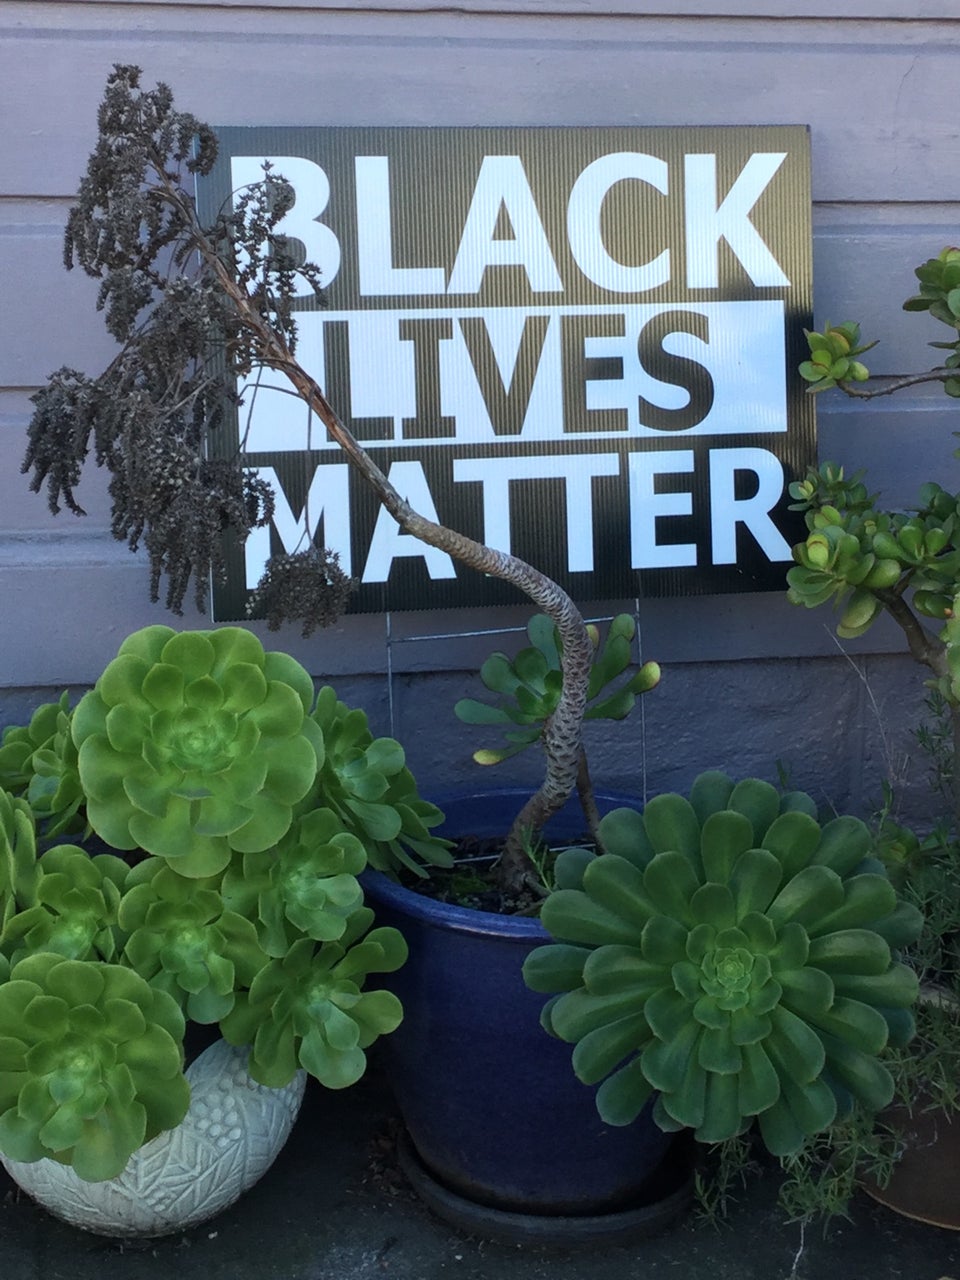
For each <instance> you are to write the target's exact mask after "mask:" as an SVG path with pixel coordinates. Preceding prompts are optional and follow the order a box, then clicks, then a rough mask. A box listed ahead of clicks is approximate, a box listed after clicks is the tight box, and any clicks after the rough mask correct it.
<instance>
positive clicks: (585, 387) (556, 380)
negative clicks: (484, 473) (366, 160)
mask: <svg viewBox="0 0 960 1280" xmlns="http://www.w3.org/2000/svg"><path fill="white" fill-rule="evenodd" d="M592 317H609V318H610V319H611V320H613V321H615V322H616V328H617V332H615V333H613V332H611V333H606V334H598V335H591V334H590V333H587V332H584V333H582V334H581V333H580V332H579V331H578V332H573V333H571V332H569V331H568V326H573V324H574V322H575V321H577V320H578V318H582V319H583V320H590V319H591V318H592ZM404 320H407V321H414V322H418V321H425V322H443V321H445V322H447V324H446V328H445V329H444V330H443V331H442V332H441V331H439V330H438V329H436V328H435V329H433V330H431V331H430V332H426V333H424V334H422V335H420V339H421V340H420V347H421V356H422V352H423V348H424V347H426V346H429V347H430V349H431V352H432V356H433V366H432V367H433V368H434V369H435V372H436V376H437V380H438V385H437V388H436V390H437V394H438V405H437V409H438V415H437V418H438V422H439V418H440V417H441V416H442V417H443V418H444V419H446V421H445V423H444V430H443V431H442V432H440V431H437V432H436V433H434V432H430V431H429V423H426V422H425V423H424V430H423V433H422V434H420V435H418V436H416V437H411V436H409V435H406V434H405V433H404V430H403V421H404V420H408V421H409V420H410V419H413V418H416V417H417V416H418V385H417V344H416V343H415V342H413V341H411V340H410V339H409V338H406V339H404V338H403V337H402V335H401V323H402V322H403V321H404ZM535 322H536V323H538V324H539V326H540V327H539V329H538V330H536V331H535V330H534V329H533V327H532V326H533V324H534V323H535ZM329 325H343V326H345V334H346V338H345V341H344V344H343V349H342V352H341V367H340V369H339V376H340V380H341V382H342V383H345V391H346V393H347V394H348V396H349V402H350V405H351V407H352V411H353V412H352V418H353V421H352V424H350V423H348V425H352V426H353V429H354V431H355V434H356V435H357V437H358V438H359V439H360V440H361V441H362V442H364V443H370V444H374V443H383V442H384V439H385V437H384V435H383V433H382V432H381V434H379V435H377V436H374V437H370V436H368V435H367V424H368V423H369V422H371V421H376V422H381V421H382V420H383V419H384V418H386V419H389V420H390V421H391V423H392V424H393V425H392V427H391V429H390V435H389V439H390V440H391V441H392V442H395V443H396V444H397V445H399V446H401V447H405V448H414V447H416V448H420V447H422V446H423V445H424V443H436V444H452V443H458V444H488V443H494V442H496V441H501V442H502V441H504V440H509V439H516V440H522V441H524V442H527V441H544V442H546V441H551V440H552V441H561V440H569V439H570V437H571V436H575V437H576V438H577V439H608V438H609V437H610V436H611V434H613V433H615V434H616V435H618V436H620V437H623V438H625V439H661V438H662V437H663V433H664V430H665V429H666V430H670V431H671V433H673V434H677V435H682V436H684V437H690V436H723V435H745V434H751V433H758V434H769V433H770V432H785V431H786V430H787V403H786V387H785V380H786V371H785V368H784V351H783V303H782V302H779V301H777V302H773V301H763V302H752V303H751V302H708V303H702V304H698V305H697V306H689V307H681V308H678V307H674V306H651V305H648V306H631V307H610V306H607V307H596V308H588V307H556V308H533V307H531V308H530V309H529V310H526V309H520V308H512V307H502V308H489V309H486V310H481V309H477V308H473V309H466V308H465V309H463V310H459V309H458V310H455V311H454V310H447V309H446V308H444V309H442V310H435V311H425V310H417V311H413V310H411V311H404V312H400V311H375V312H360V313H353V312H323V311H308V312H305V313H304V314H303V315H302V316H301V317H300V318H299V330H300V340H299V347H298V355H299V358H300V360H301V361H302V362H303V364H304V366H305V367H306V368H307V369H308V370H309V371H310V373H312V374H313V376H314V377H315V378H316V379H317V381H318V382H319V383H320V385H321V386H324V387H326V388H327V391H328V394H329V395H330V396H331V399H333V401H334V403H338V404H340V405H341V408H342V405H343V402H344V396H343V395H339V396H338V395H335V394H333V391H332V389H331V387H330V385H329V383H330V379H329V378H328V376H327V370H326V367H325V339H324V328H325V326H329ZM579 328H581V329H582V328H583V326H582V325H580V326H579ZM485 364H486V365H487V366H491V364H492V368H495V369H496V373H497V377H496V379H494V378H493V376H492V368H491V369H490V370H488V371H486V372H485V373H484V377H483V378H481V376H480V374H479V373H478V366H479V368H480V369H481V370H483V368H484V365H485ZM524 369H526V370H527V371H528V380H527V382H526V383H524V372H523V370H524ZM658 373H659V375H660V376H658ZM521 384H522V385H521ZM575 387H579V388H580V390H579V393H578V394H577V395H574V394H573V391H574V388H575ZM239 390H240V393H241V395H242V396H243V398H244V403H245V404H248V403H249V401H250V399H251V398H252V397H253V396H254V395H255V397H256V411H255V413H253V414H252V415H251V420H250V425H249V432H248V436H247V441H246V447H247V449H248V450H249V452H251V453H257V452H267V451H294V450H300V449H305V448H312V449H330V450H336V448H337V446H336V445H335V444H334V443H333V442H330V441H327V440H326V439H325V437H324V433H322V432H318V430H317V424H316V421H315V420H314V419H311V417H310V415H309V413H308V411H307V409H306V407H305V406H303V405H301V404H298V403H297V401H295V400H293V399H292V398H291V397H290V396H289V395H288V394H286V393H285V392H284V391H282V390H280V389H278V388H273V387H271V386H257V385H256V383H255V380H254V379H253V378H251V380H250V381H249V382H247V383H244V384H242V385H241V386H240V388H239ZM700 393H702V394H701V409H702V414H700V415H698V414H697V413H693V414H692V415H688V416H687V417H686V418H685V417H684V414H683V413H682V411H683V410H684V409H685V408H686V407H688V406H689V405H690V404H691V399H692V397H693V396H694V395H697V394H700ZM511 397H512V398H511ZM420 400H421V402H422V400H423V396H422V395H420ZM745 404H748V405H749V406H750V413H749V417H747V416H746V415H745V414H744V405H745ZM609 410H616V411H619V414H620V417H619V419H618V423H619V425H615V424H611V422H610V421H609V419H608V416H607V415H606V414H605V413H604V411H609ZM658 411H660V412H658ZM348 416H349V415H348ZM664 418H666V419H667V420H668V421H667V423H666V425H664V422H663V419H664ZM671 419H677V421H672V420H671ZM318 435H319V436H320V437H321V438H318Z"/></svg>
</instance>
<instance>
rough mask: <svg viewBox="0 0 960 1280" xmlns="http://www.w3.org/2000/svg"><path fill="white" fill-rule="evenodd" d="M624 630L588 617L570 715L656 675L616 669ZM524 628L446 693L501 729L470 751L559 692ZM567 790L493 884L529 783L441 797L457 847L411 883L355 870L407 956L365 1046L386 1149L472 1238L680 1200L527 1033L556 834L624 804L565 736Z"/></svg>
mask: <svg viewBox="0 0 960 1280" xmlns="http://www.w3.org/2000/svg"><path fill="white" fill-rule="evenodd" d="M634 633H635V622H634V620H633V618H631V617H630V616H629V615H626V614H624V615H621V616H619V617H617V618H614V619H613V620H612V622H611V623H610V626H609V628H608V630H607V633H606V636H605V638H604V642H603V643H602V644H601V638H600V632H599V629H598V628H597V627H596V626H591V627H590V628H589V634H590V638H591V644H592V646H593V648H594V655H595V656H594V660H593V663H592V666H591V672H590V679H589V684H588V694H589V699H590V701H589V703H588V708H587V711H586V718H588V719H618V720H619V719H623V718H624V717H625V716H626V715H628V714H629V712H630V711H631V710H632V708H633V706H634V704H635V702H636V700H637V698H638V697H639V696H640V695H641V694H643V693H644V692H646V691H648V690H650V689H652V688H653V687H655V685H656V683H657V681H658V680H659V677H660V669H659V667H658V666H657V664H656V663H653V662H648V663H645V664H644V665H643V666H641V667H640V668H639V669H636V670H633V671H631V672H628V668H629V667H630V666H631V662H632V642H633V639H634ZM528 635H529V638H530V641H531V643H530V645H529V646H527V647H525V648H522V649H521V650H520V651H519V652H518V653H517V654H516V655H515V656H514V657H512V658H511V657H508V656H507V655H506V654H504V653H495V654H493V655H492V656H491V657H490V658H488V659H487V661H486V662H485V663H484V664H483V666H482V668H481V678H482V680H483V682H484V684H485V685H486V687H487V689H488V690H489V691H490V692H491V693H494V694H496V695H498V696H497V700H496V702H495V703H490V702H481V701H478V700H476V699H472V698H465V699H462V700H460V701H459V702H458V703H457V705H456V708H455V710H456V713H457V715H458V716H459V717H460V718H461V719H462V720H464V721H465V722H467V723H470V724H477V725H483V726H497V727H500V728H504V729H506V744H505V745H504V746H501V747H484V748H480V749H479V750H478V751H477V752H475V754H474V759H475V760H477V762H478V763H480V764H484V765H497V764H500V763H501V762H503V761H504V760H508V759H510V758H512V757H513V756H514V755H516V754H517V753H518V752H520V751H523V750H526V749H528V748H531V747H534V746H535V745H536V744H538V743H539V742H540V741H541V738H542V735H543V733H544V729H545V726H546V725H547V724H548V722H549V719H550V716H551V714H552V713H553V709H554V707H555V705H556V701H557V698H558V697H559V694H560V689H561V668H560V654H559V642H558V637H557V634H556V630H555V628H554V626H553V624H552V622H551V621H550V619H549V618H547V617H546V616H545V615H538V616H537V617H535V618H534V619H533V620H532V621H531V623H530V624H529V627H528ZM616 682H619V683H616ZM611 686H613V687H611ZM577 792H578V794H577V797H576V798H575V799H572V800H571V801H570V802H569V803H568V804H567V805H566V806H565V807H564V809H562V810H561V811H560V812H559V813H558V814H556V815H554V817H553V818H552V819H551V820H550V821H549V822H548V823H547V824H546V826H545V827H544V828H543V829H542V831H541V832H540V833H532V832H531V833H527V836H526V842H527V843H526V847H527V849H528V856H527V863H526V868H525V872H524V875H523V879H522V880H521V881H520V882H519V883H518V884H516V885H513V886H510V887H509V888H507V887H505V886H504V885H503V884H500V883H498V882H497V880H496V877H491V875H490V874H489V873H490V869H491V867H492V866H493V865H494V864H495V860H496V857H497V856H498V855H499V852H500V849H501V848H502V840H503V833H504V831H505V830H506V829H507V827H508V825H509V822H510V820H511V818H512V815H513V814H514V813H516V812H517V811H518V810H520V809H522V807H523V803H524V801H525V800H526V799H527V797H528V794H529V793H524V792H523V791H522V790H521V789H518V788H510V787H505V788H501V789H491V788H486V787H477V788H476V789H475V790H466V791H464V792H460V793H452V794H451V793H448V794H445V795H443V796H442V797H440V803H441V807H442V808H443V811H444V815H445V821H444V823H443V825H442V826H441V827H440V828H438V830H439V831H440V832H442V833H443V834H445V835H448V836H450V837H451V838H454V839H456V840H458V841H460V842H461V845H462V849H461V852H462V853H463V855H464V856H463V857H462V858H461V859H460V860H458V863H457V866H456V868H455V870H454V871H453V872H450V873H444V872H439V873H437V872H434V871H431V879H432V881H433V883H431V884H430V885H429V886H426V889H427V891H426V892H423V889H424V886H423V885H418V884H417V882H416V881H415V880H414V879H413V878H412V877H410V876H409V875H408V876H407V877H406V879H405V881H402V882H401V881H398V879H397V878H396V877H393V878H391V877H387V876H384V875H376V874H373V875H371V874H368V875H367V876H365V877H364V884H365V888H366V889H367V892H368V896H369V898H370V901H371V902H372V903H373V904H375V906H376V909H377V914H378V918H380V919H383V920H384V921H388V922H390V923H392V924H394V925H395V926H396V927H397V928H399V929H400V930H401V931H402V932H403V934H404V936H405V937H406V939H407V941H408V943H409V946H410V953H411V962H410V963H409V965H407V966H405V968H404V970H402V971H400V972H398V973H397V974H395V975H391V978H390V987H391V989H392V990H393V991H395V992H396V993H397V994H398V995H399V997H400V999H401V1001H402V1003H403V1006H404V1011H405V1021H404V1025H403V1027H402V1028H399V1029H398V1032H397V1034H396V1035H394V1036H393V1037H391V1039H390V1041H389V1042H385V1043H384V1045H383V1046H382V1048H381V1050H380V1057H381V1059H382V1060H383V1061H384V1062H385V1063H386V1065H387V1068H388V1072H389V1077H390V1080H391V1085H392V1088H393V1090H394V1093H395V1096H396V1098H397V1101H398V1104H399V1107H400V1110H401V1113H402V1116H403V1119H404V1122H405V1126H406V1136H405V1137H404V1138H403V1139H402V1141H401V1148H400V1152H401V1161H402V1164H403V1167H404V1169H405V1171H406V1173H407V1175H408V1177H409V1179H410V1180H411V1182H412V1183H413V1185H414V1186H415V1187H416V1189H417V1190H418V1192H419V1193H420V1195H421V1196H422V1197H423V1198H424V1199H425V1200H426V1201H427V1203H428V1204H430V1205H431V1207H432V1208H434V1210H435V1211H437V1212H438V1213H440V1214H441V1215H442V1216H444V1217H445V1218H447V1219H448V1220H449V1221H452V1222H453V1223H455V1224H456V1225H457V1226H459V1227H461V1228H463V1229H465V1230H468V1231H470V1232H472V1233H474V1234H481V1235H488V1236H490V1235H494V1236H498V1237H500V1238H503V1239H508V1240H517V1241H523V1242H531V1241H552V1242H557V1241H564V1242H566V1243H568V1244H569V1243H574V1242H584V1241H589V1240H591V1239H598V1238H603V1239H606V1240H611V1239H628V1238H637V1237H640V1236H642V1235H645V1234H648V1233H650V1232H652V1231H654V1230H656V1229H658V1228H660V1227H662V1226H663V1225H665V1224H666V1223H667V1222H669V1221H670V1220H671V1219H672V1218H674V1217H676V1216H677V1215H678V1214H679V1213H680V1212H681V1211H682V1209H683V1208H685V1207H686V1205H687V1203H688V1202H689V1198H690V1186H689V1166H688V1162H687V1161H686V1160H685V1159H683V1158H682V1156H681V1153H680V1152H679V1151H678V1150H675V1149H674V1146H675V1144H673V1143H672V1141H671V1138H670V1137H669V1136H668V1135H665V1134H664V1133H663V1132H662V1131H661V1130H659V1129H658V1128H657V1127H656V1126H655V1125H654V1124H653V1122H652V1119H651V1116H650V1114H649V1109H648V1111H647V1112H646V1113H645V1114H644V1115H643V1116H642V1117H641V1118H640V1119H638V1121H637V1123H635V1124H633V1125H632V1126H631V1127H630V1128H629V1129H628V1130H617V1129H613V1128H611V1127H610V1126H609V1125H608V1124H606V1123H605V1122H604V1120H603V1119H602V1118H601V1117H600V1116H599V1115H598V1114H597V1111H596V1108H595V1107H594V1105H593V1099H592V1096H591V1095H590V1094H589V1093H588V1092H587V1091H586V1090H583V1089H582V1088H580V1087H579V1086H578V1085H577V1084H576V1082H575V1081H574V1080H573V1078H572V1076H571V1074H570V1071H569V1065H568V1060H567V1059H568V1054H567V1053H566V1052H565V1051H564V1048H563V1046H562V1045H560V1044H559V1043H556V1042H551V1041H550V1040H549V1039H548V1038H547V1037H546V1036H544V1034H543V1032H542V1029H541V1027H540V1024H539V1013H540V1006H541V1005H542V1003H543V1001H542V999H541V998H540V997H539V996H538V995H537V994H536V993H534V992H533V991H531V990H530V989H528V988H526V987H525V986H524V983H523V980H522V966H523V963H524V960H525V959H526V957H527V956H528V955H529V954H530V952H531V951H532V950H534V949H535V948H536V947H538V946H540V945H542V944H543V943H544V942H545V941H546V940H547V937H548V935H547V934H546V932H545V931H544V929H543V926H542V924H541V923H540V921H539V919H537V912H538V911H539V908H540V906H541V904H542V903H543V902H544V900H545V899H546V898H547V895H548V892H549V887H550V885H551V884H552V882H553V871H552V863H553V859H554V857H555V856H556V847H557V846H558V845H561V846H562V845H563V844H570V843H572V842H573V841H574V840H575V839H579V840H584V841H586V842H588V843H589V844H590V845H592V846H594V847H595V846H596V842H597V840H598V839H599V833H598V824H599V823H600V814H601V811H605V810H607V809H609V808H610V807H612V806H614V805H619V804H624V803H627V802H628V798H627V797H624V796H616V795H610V794H608V793H603V792H600V793H598V794H595V793H594V791H593V787H592V785H591V782H590V775H589V769H588V767H587V761H586V757H585V755H584V754H583V752H582V750H581V757H580V762H579V767H578V774H577ZM464 838H466V839H464ZM558 1114H562V1115H563V1118H564V1119H563V1124H558V1123H557V1116H558Z"/></svg>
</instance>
